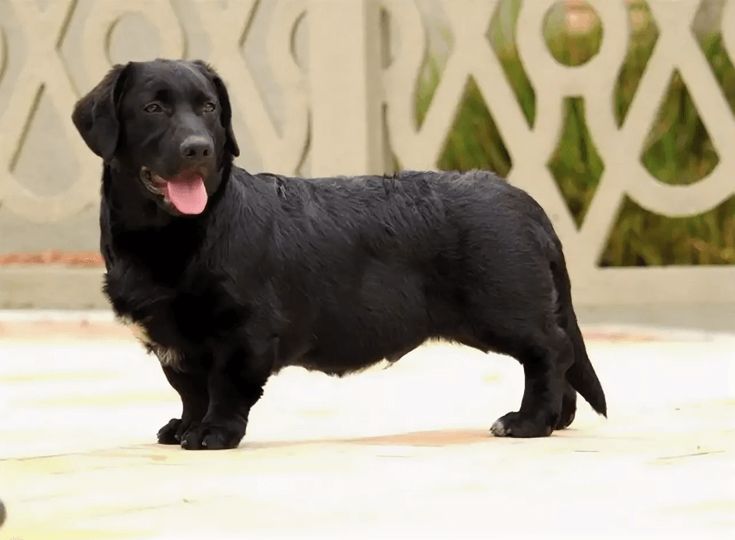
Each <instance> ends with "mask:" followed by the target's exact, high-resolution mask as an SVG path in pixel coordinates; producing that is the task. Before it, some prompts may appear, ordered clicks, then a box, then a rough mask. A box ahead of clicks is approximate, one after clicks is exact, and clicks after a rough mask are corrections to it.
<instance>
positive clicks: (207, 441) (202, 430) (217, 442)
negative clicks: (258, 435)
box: [181, 422, 245, 450]
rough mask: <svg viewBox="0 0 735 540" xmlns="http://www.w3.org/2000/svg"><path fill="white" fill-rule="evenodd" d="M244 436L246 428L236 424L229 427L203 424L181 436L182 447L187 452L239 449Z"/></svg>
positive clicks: (208, 423) (228, 425) (233, 423)
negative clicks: (238, 446)
mask: <svg viewBox="0 0 735 540" xmlns="http://www.w3.org/2000/svg"><path fill="white" fill-rule="evenodd" d="M230 424H231V425H230ZM244 435H245V427H244V426H243V427H240V426H239V424H238V423H236V422H232V423H228V424H227V425H223V424H213V423H210V422H202V423H201V424H198V425H196V426H192V427H191V428H189V429H188V430H187V431H186V433H184V434H183V435H182V436H181V447H182V448H184V449H186V450H224V449H226V448H237V445H238V444H240V441H241V440H242V438H243V436H244Z"/></svg>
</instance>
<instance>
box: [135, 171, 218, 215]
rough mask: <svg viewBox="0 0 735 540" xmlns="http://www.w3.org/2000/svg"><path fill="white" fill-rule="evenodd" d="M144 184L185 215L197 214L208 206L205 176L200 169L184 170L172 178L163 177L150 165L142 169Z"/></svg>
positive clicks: (141, 175)
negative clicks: (150, 167)
mask: <svg viewBox="0 0 735 540" xmlns="http://www.w3.org/2000/svg"><path fill="white" fill-rule="evenodd" d="M140 180H141V182H142V183H143V186H145V188H146V189H147V190H148V191H150V192H151V193H153V194H154V195H157V196H159V197H162V198H163V201H164V203H166V204H167V205H170V206H172V207H173V208H175V209H176V210H177V211H178V212H179V213H181V214H185V215H197V214H201V213H202V212H204V208H205V207H206V206H207V189H206V187H205V186H204V176H203V175H202V174H201V173H200V172H198V171H182V172H180V173H179V174H177V175H176V176H173V177H171V178H163V177H162V176H159V175H157V174H156V173H154V172H153V171H152V170H151V169H149V168H148V167H142V168H141V169H140Z"/></svg>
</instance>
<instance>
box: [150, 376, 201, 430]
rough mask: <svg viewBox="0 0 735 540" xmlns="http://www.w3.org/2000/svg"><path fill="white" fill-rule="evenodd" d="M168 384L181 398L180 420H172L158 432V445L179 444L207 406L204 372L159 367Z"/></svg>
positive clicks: (198, 420)
mask: <svg viewBox="0 0 735 540" xmlns="http://www.w3.org/2000/svg"><path fill="white" fill-rule="evenodd" d="M161 367H162V368H163V373H164V374H165V375H166V379H167V380H168V382H169V384H171V386H173V387H174V389H175V390H176V391H177V392H178V394H179V396H180V397H181V404H182V410H181V418H172V419H171V420H170V421H169V422H168V423H167V424H166V425H165V426H163V427H162V428H161V429H159V430H158V442H159V443H160V444H180V443H181V437H182V435H183V434H184V433H185V432H186V431H187V430H188V429H189V428H190V427H191V426H192V425H195V424H197V423H198V422H200V421H201V420H202V418H204V415H205V414H206V413H207V407H208V406H209V393H208V391H207V373H206V372H205V371H197V372H191V371H180V370H178V369H174V368H173V367H171V366H166V365H161Z"/></svg>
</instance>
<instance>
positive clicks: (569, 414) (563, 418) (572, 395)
mask: <svg viewBox="0 0 735 540" xmlns="http://www.w3.org/2000/svg"><path fill="white" fill-rule="evenodd" d="M576 413H577V391H576V390H575V389H574V387H573V386H572V385H571V384H569V382H568V381H567V382H565V383H564V395H563V396H562V398H561V414H560V415H559V420H558V421H557V422H556V427H555V428H554V429H565V428H568V427H569V425H570V424H571V423H572V422H573V421H574V416H575V414H576Z"/></svg>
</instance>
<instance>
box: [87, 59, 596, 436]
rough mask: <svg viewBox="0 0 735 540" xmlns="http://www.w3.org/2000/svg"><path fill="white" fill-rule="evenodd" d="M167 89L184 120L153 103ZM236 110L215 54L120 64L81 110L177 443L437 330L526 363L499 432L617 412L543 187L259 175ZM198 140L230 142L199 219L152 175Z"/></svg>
mask: <svg viewBox="0 0 735 540" xmlns="http://www.w3.org/2000/svg"><path fill="white" fill-rule="evenodd" d="M201 96H205V97H206V99H212V100H216V105H217V110H218V111H219V114H218V115H215V116H214V117H211V116H207V114H205V113H204V112H202V110H201V109H197V107H198V105H197V103H198V102H199V101H201V99H203V98H202V97H201ZM154 98H155V99H156V100H159V101H160V102H161V103H163V105H164V107H163V109H164V110H165V114H162V115H158V116H156V114H147V113H146V112H144V111H143V108H142V107H143V104H144V102H146V101H148V100H151V99H154ZM198 100H199V101H198ZM229 107H230V106H229V100H228V97H227V93H226V90H225V88H224V85H223V84H222V82H221V80H220V79H219V77H217V76H216V74H215V73H214V72H213V71H212V70H211V69H210V68H208V67H207V66H205V65H204V64H202V63H198V62H197V63H190V62H179V61H165V60H157V61H155V62H148V63H135V64H129V65H127V66H125V67H122V66H117V67H116V68H114V69H113V72H112V73H111V74H110V75H108V76H107V77H105V79H104V80H103V82H102V83H100V85H99V86H98V87H97V88H95V89H94V90H93V91H92V92H91V93H90V94H89V95H87V96H86V97H84V98H83V99H82V100H80V102H79V103H78V104H77V108H76V110H75V112H74V120H75V123H76V125H77V127H78V128H79V130H80V132H81V134H82V136H83V137H84V139H85V141H86V142H87V144H88V145H89V146H90V147H91V148H92V150H93V151H95V152H96V153H98V154H100V155H101V156H102V157H103V158H104V174H103V189H102V211H101V220H100V225H101V229H102V252H103V254H104V258H105V262H106V266H107V275H106V286H105V291H106V293H107V295H108V296H109V298H110V300H111V302H112V305H113V307H114V309H115V311H116V313H117V314H118V315H119V316H121V317H123V318H125V319H129V320H132V321H135V322H136V323H139V324H141V325H143V326H144V327H145V329H146V331H147V337H145V338H144V343H145V344H146V345H147V346H148V347H149V348H150V349H151V350H153V351H154V352H156V354H158V355H159V358H160V359H161V361H162V364H163V366H164V373H165V375H166V377H167V379H168V381H169V382H170V383H171V385H172V386H173V387H174V388H175V389H176V390H177V391H178V393H179V394H180V395H181V399H182V402H183V412H182V417H181V419H174V420H171V421H170V422H169V423H168V424H167V425H165V426H164V427H163V428H162V429H161V430H160V432H159V435H158V436H159V441H160V442H162V443H180V444H181V445H182V446H183V447H184V448H230V447H235V446H237V445H238V443H239V442H240V440H241V438H242V437H243V435H244V433H245V428H246V425H247V419H248V413H249V411H250V408H251V407H252V406H253V405H254V404H255V403H256V402H257V400H258V399H259V398H260V396H261V394H262V389H263V385H264V384H265V382H266V380H267V379H268V377H269V376H270V375H271V374H272V373H274V372H277V371H278V370H279V369H281V368H283V367H284V366H289V365H300V366H304V367H306V368H309V369H317V370H321V371H324V372H327V373H330V374H335V375H344V374H346V373H350V372H354V371H357V370H360V369H362V368H365V367H366V366H369V365H371V364H373V363H375V362H377V361H379V360H381V359H384V358H387V359H389V360H391V361H395V360H398V359H399V358H400V357H401V356H402V355H404V354H405V353H407V352H409V351H411V350H412V349H414V348H415V347H417V346H418V345H420V344H421V343H423V342H424V341H425V340H427V339H428V338H440V339H445V340H449V341H453V342H458V343H463V344H466V345H469V346H471V347H475V348H478V349H480V350H482V351H497V352H500V353H504V354H507V355H510V356H513V357H515V358H516V359H518V361H520V363H521V364H522V365H523V369H524V372H525V378H526V385H525V391H524V394H523V400H522V403H521V406H520V409H519V411H518V412H512V413H508V414H507V415H505V416H503V417H502V418H501V419H500V420H499V421H497V422H496V423H495V424H494V425H493V428H492V430H493V432H494V433H495V434H496V435H510V436H515V437H535V436H544V435H548V434H549V433H551V431H552V430H553V429H561V428H564V427H566V426H567V425H569V424H570V423H571V421H572V419H573V418H574V414H575V410H576V392H575V391H578V392H580V393H581V394H582V396H583V397H584V398H585V399H586V400H587V401H588V402H590V404H591V405H592V406H593V407H594V409H595V410H596V411H598V412H599V413H601V414H606V404H605V397H604V394H603V391H602V388H601V386H600V383H599V381H598V380H597V377H596V375H595V372H594V370H593V368H592V365H591V364H590V361H589V359H588V357H587V353H586V351H585V346H584V342H583V341H582V336H581V333H580V331H579V327H578V325H577V321H576V317H575V314H574V310H573V308H572V302H571V291H570V284H569V277H568V275H567V271H566V266H565V262H564V256H563V254H562V248H561V244H560V242H559V239H558V238H557V236H556V234H555V233H554V230H553V229H552V226H551V223H550V222H549V220H548V219H547V217H546V215H545V214H544V212H543V210H542V209H541V208H540V207H539V205H538V204H536V202H534V201H533V199H531V197H529V196H528V195H527V194H526V193H524V192H523V191H521V190H519V189H517V188H515V187H512V186H511V185H509V184H508V183H506V182H505V181H503V180H502V179H499V178H497V177H496V176H494V175H492V174H491V173H488V172H481V171H473V172H468V173H456V172H445V173H439V172H402V173H399V174H396V175H394V176H390V177H383V176H361V177H345V178H341V177H340V178H321V179H316V180H307V179H302V178H287V177H283V176H279V175H273V174H256V175H253V174H249V173H248V172H247V171H245V170H243V169H241V168H238V167H234V166H232V163H231V162H232V158H233V156H234V155H236V154H237V152H238V150H237V143H236V141H235V138H234V135H233V133H232V128H231V126H230V116H231V114H230V108H229ZM153 109H156V108H155V107H154V108H153ZM110 114H112V115H114V116H113V117H112V118H109V117H107V116H106V115H110ZM112 126H118V128H119V132H112V131H110V129H111V127H112ZM191 133H195V134H198V135H202V136H204V137H207V138H208V140H211V141H213V142H214V145H215V152H214V154H215V155H214V156H212V157H211V158H210V159H209V160H203V161H202V162H201V163H197V167H199V169H198V170H201V171H202V174H203V175H204V177H205V183H206V187H207V192H208V193H209V195H210V198H209V202H208V204H207V207H206V209H205V211H204V212H203V213H202V214H200V215H197V216H194V217H191V216H180V215H178V214H177V213H176V211H175V209H173V208H171V206H170V205H167V204H166V203H165V201H162V200H161V198H160V197H158V196H156V195H155V194H153V193H151V192H150V191H148V190H146V188H145V187H144V185H143V182H142V181H141V176H140V174H141V173H140V171H141V167H151V168H155V170H157V171H164V170H165V171H167V174H175V173H176V172H177V171H179V170H181V169H183V168H185V166H187V165H186V164H185V163H183V162H182V158H181V156H180V154H179V153H177V150H176V148H177V146H176V145H179V144H180V143H181V139H182V137H185V136H188V135H190V134H191ZM111 141H112V142H111ZM110 148H112V149H110Z"/></svg>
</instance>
